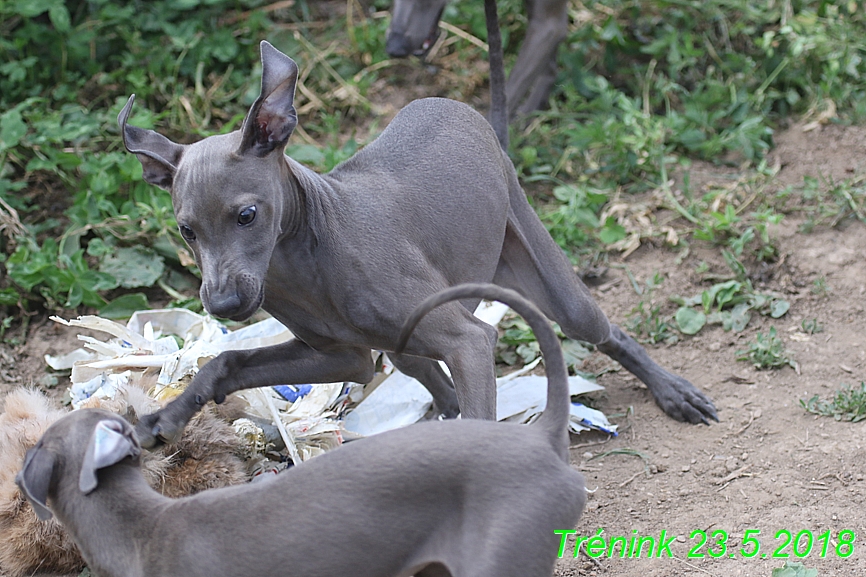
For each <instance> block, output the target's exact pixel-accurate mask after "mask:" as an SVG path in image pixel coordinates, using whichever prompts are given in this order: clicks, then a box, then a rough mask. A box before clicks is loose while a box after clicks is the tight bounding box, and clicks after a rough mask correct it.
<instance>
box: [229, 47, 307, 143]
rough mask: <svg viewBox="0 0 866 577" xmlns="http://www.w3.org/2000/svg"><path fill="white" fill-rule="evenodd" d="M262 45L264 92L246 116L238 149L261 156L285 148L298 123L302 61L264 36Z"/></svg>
mask: <svg viewBox="0 0 866 577" xmlns="http://www.w3.org/2000/svg"><path fill="white" fill-rule="evenodd" d="M261 49H262V93H261V94H260V95H259V97H258V98H257V99H256V101H255V102H253V105H252V106H251V107H250V111H249V112H248V113H247V117H246V118H245V119H244V126H243V128H242V131H243V137H242V140H241V146H240V148H239V149H238V151H237V152H238V154H253V155H255V156H259V157H261V156H266V155H268V154H270V153H271V152H273V151H274V150H282V149H283V148H285V146H286V143H287V142H288V141H289V137H290V136H291V135H292V132H293V131H294V130H295V127H296V126H297V125H298V114H297V112H295V107H294V103H295V86H296V85H297V83H298V65H297V64H295V61H294V60H292V59H291V58H289V57H288V56H286V55H285V54H283V53H282V52H280V51H279V50H277V49H276V48H274V47H273V46H271V45H270V44H269V43H268V42H266V41H264V40H263V41H262V45H261Z"/></svg>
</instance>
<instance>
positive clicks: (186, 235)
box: [180, 224, 195, 242]
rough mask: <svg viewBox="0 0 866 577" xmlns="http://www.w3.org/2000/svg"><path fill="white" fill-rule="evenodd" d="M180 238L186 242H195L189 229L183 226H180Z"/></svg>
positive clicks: (193, 235) (193, 234)
mask: <svg viewBox="0 0 866 577" xmlns="http://www.w3.org/2000/svg"><path fill="white" fill-rule="evenodd" d="M180 236H182V237H183V238H184V240H186V241H187V242H192V241H194V240H195V233H194V232H193V230H192V229H191V228H190V227H188V226H187V225H185V224H182V225H180Z"/></svg>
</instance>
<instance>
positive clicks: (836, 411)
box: [800, 382, 866, 423]
mask: <svg viewBox="0 0 866 577" xmlns="http://www.w3.org/2000/svg"><path fill="white" fill-rule="evenodd" d="M800 406H802V407H803V408H804V409H806V410H807V411H809V412H810V413H815V414H816V415H822V416H825V417H833V418H834V419H836V420H837V421H851V422H852V423H857V422H859V421H862V420H863V419H866V383H863V382H861V383H860V387H859V388H858V387H850V386H848V387H843V388H841V389H839V390H838V391H836V393H835V394H834V395H833V397H832V398H831V399H829V400H825V399H822V398H821V397H819V396H818V395H815V396H813V397H812V398H810V399H808V400H802V399H801V400H800Z"/></svg>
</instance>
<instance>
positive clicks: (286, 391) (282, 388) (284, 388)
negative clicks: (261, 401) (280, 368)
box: [274, 385, 313, 403]
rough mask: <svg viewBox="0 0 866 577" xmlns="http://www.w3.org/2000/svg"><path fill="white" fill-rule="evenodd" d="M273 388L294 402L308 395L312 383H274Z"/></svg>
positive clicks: (311, 388)
mask: <svg viewBox="0 0 866 577" xmlns="http://www.w3.org/2000/svg"><path fill="white" fill-rule="evenodd" d="M274 390H275V391H276V392H277V393H279V394H280V396H281V397H283V398H284V399H286V400H287V401H289V402H290V403H294V402H295V401H297V400H298V399H300V398H301V397H305V396H307V395H309V394H310V391H312V390H313V385H275V386H274Z"/></svg>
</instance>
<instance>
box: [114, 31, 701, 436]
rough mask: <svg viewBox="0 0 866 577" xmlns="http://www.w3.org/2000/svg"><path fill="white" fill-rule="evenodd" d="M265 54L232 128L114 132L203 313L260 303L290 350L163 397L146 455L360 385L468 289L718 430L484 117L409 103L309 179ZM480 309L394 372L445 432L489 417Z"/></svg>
mask: <svg viewBox="0 0 866 577" xmlns="http://www.w3.org/2000/svg"><path fill="white" fill-rule="evenodd" d="M261 50H262V92H261V95H260V96H259V98H258V99H257V100H256V101H255V103H253V105H252V107H251V109H250V111H249V113H248V115H247V117H246V119H245V120H244V124H243V127H242V129H241V130H239V131H235V132H232V133H230V134H224V135H220V136H211V137H209V138H205V139H204V140H202V141H199V142H196V143H194V144H190V145H181V144H176V143H174V142H172V141H170V140H169V139H167V138H165V137H164V136H161V135H160V134H158V133H156V132H153V131H151V130H144V129H141V128H137V127H134V126H132V125H129V124H127V118H128V117H129V114H130V110H131V108H132V103H133V98H130V99H129V102H128V103H127V105H126V106H125V107H124V109H123V111H122V112H121V113H120V116H119V118H118V122H119V123H120V126H121V128H122V132H123V139H124V143H125V145H126V147H127V149H128V150H129V151H130V152H133V153H135V154H136V156H137V157H138V158H139V160H140V161H141V163H142V166H143V167H144V178H145V180H147V181H148V182H150V183H152V184H156V185H158V186H162V187H164V188H166V189H168V190H170V191H171V195H172V200H173V202H174V208H175V213H176V216H177V222H178V225H179V227H180V232H181V234H182V235H183V237H184V238H185V239H186V241H187V243H188V244H189V246H190V248H191V249H192V251H193V253H194V254H195V258H196V262H197V263H198V265H199V268H200V269H201V272H202V288H201V297H202V302H203V303H204V305H205V307H206V309H207V310H208V312H210V313H211V314H213V315H216V316H222V317H228V318H231V319H235V320H244V319H246V318H248V317H249V316H250V315H252V314H253V313H254V312H255V311H256V310H257V309H258V308H259V307H260V306H261V307H263V308H264V309H265V310H266V311H268V312H270V313H271V314H272V315H273V316H274V317H276V318H277V319H278V320H280V321H281V322H282V323H283V324H285V325H286V326H287V327H288V328H289V329H290V330H291V331H292V332H293V333H294V334H295V335H296V336H297V339H295V340H291V341H289V342H286V343H283V344H280V345H276V346H272V347H266V348H261V349H255V350H251V351H229V352H225V353H223V354H221V355H219V356H218V357H216V358H215V359H214V360H212V361H211V362H209V363H208V364H206V365H205V366H204V367H203V368H202V369H201V371H200V372H199V373H198V374H197V375H196V377H195V379H194V380H193V382H192V383H191V384H190V386H189V387H188V388H187V389H186V390H185V391H184V392H183V393H182V394H181V395H180V396H179V397H178V398H177V399H176V400H174V401H172V402H171V403H170V404H169V405H168V406H166V407H165V408H164V409H162V410H161V411H159V412H158V413H155V414H154V415H150V416H146V417H145V418H143V419H142V421H141V427H140V429H139V433H140V435H141V437H142V443H143V444H144V445H145V446H151V445H153V444H155V443H157V442H159V441H160V440H172V439H174V438H176V437H177V435H178V434H179V433H180V431H181V430H182V428H183V426H184V425H185V424H186V422H187V421H188V420H189V418H190V417H191V416H192V415H193V414H194V413H195V412H196V411H197V410H198V409H199V408H200V407H201V406H202V405H203V404H204V403H206V402H207V401H208V400H210V399H214V400H216V401H217V402H221V401H222V400H223V399H224V398H225V396H226V395H228V394H230V393H232V392H234V391H237V390H240V389H245V388H250V387H259V386H265V385H277V384H303V383H324V382H340V381H353V382H359V383H365V382H367V381H369V380H370V379H371V378H372V376H373V369H374V367H373V361H372V359H371V354H370V350H371V349H378V350H383V351H394V350H395V346H396V336H397V334H398V333H399V330H400V327H401V325H402V323H403V319H405V318H406V317H407V316H408V315H409V313H410V312H411V311H412V309H413V308H414V307H415V305H416V304H417V303H419V302H420V301H421V300H423V299H424V298H425V297H427V296H429V295H432V294H434V293H436V292H438V291H440V290H442V289H444V288H446V287H449V286H453V285H456V284H461V283H467V282H493V283H495V284H498V285H500V286H505V287H509V288H513V289H515V290H517V291H518V292H520V293H522V294H523V295H525V296H527V297H528V298H530V299H531V300H532V301H533V302H535V303H536V304H537V305H538V306H539V308H541V310H542V311H543V312H544V313H545V314H546V315H547V316H548V317H549V318H551V319H553V320H554V321H556V322H558V323H559V325H560V326H561V327H562V330H563V331H564V332H565V334H566V335H568V336H569V337H571V338H574V339H580V340H584V341H589V342H591V343H595V344H597V345H598V348H599V349H600V350H601V351H602V352H604V353H605V354H607V355H609V356H610V357H612V358H613V359H615V360H617V361H619V362H620V363H621V364H622V365H623V366H624V367H625V368H626V369H628V370H629V371H631V372H632V373H634V374H635V375H637V377H638V378H640V379H641V380H642V381H643V382H644V383H646V385H647V387H648V388H649V390H650V392H651V393H652V394H653V396H654V397H655V400H656V402H657V403H658V404H659V405H660V406H661V407H662V409H663V410H664V411H665V412H666V413H667V414H668V415H670V416H672V417H673V418H675V419H678V420H682V421H688V422H692V423H700V422H706V420H707V418H712V419H715V418H716V411H715V408H714V407H713V404H712V402H711V401H710V400H709V399H708V398H707V397H706V396H704V394H703V393H701V392H700V391H699V390H698V389H696V388H695V387H694V386H693V385H692V384H691V383H689V382H688V381H686V380H685V379H683V378H682V377H679V376H676V375H673V374H671V373H669V372H668V371H666V370H664V369H663V368H661V367H659V366H658V365H657V364H656V363H654V362H653V361H652V359H650V357H649V356H648V355H647V353H646V351H645V350H644V349H643V348H642V347H641V346H640V345H639V344H638V343H637V342H635V341H634V339H632V338H631V337H629V336H628V335H626V334H625V333H624V332H623V331H622V330H621V329H620V328H619V327H617V326H615V325H611V324H610V323H609V322H608V320H607V318H606V317H605V315H604V313H603V312H602V311H601V310H600V309H599V308H598V306H597V305H596V303H595V302H594V301H593V299H592V297H591V295H590V294H589V291H588V290H587V289H586V287H585V286H584V285H583V284H582V283H581V282H580V280H579V279H578V278H577V276H576V275H575V274H574V272H573V270H572V267H571V264H570V263H569V262H568V259H567V258H566V257H565V255H564V253H563V252H562V250H561V249H560V248H559V246H557V244H556V243H555V242H554V241H553V239H552V238H551V237H550V235H549V234H548V233H547V230H545V228H544V226H543V225H542V223H541V221H540V220H539V218H538V216H537V215H536V214H535V212H534V211H533V209H532V207H531V206H530V205H529V203H528V202H527V200H526V197H525V196H524V193H523V190H522V189H521V188H520V185H519V183H518V181H517V174H516V173H515V171H514V167H513V166H512V164H511V161H510V160H509V158H508V156H507V155H506V154H505V153H503V152H502V150H501V149H500V147H499V143H498V142H497V140H496V136H495V135H494V133H493V130H492V129H491V128H490V125H489V124H488V123H487V121H486V120H485V119H484V117H482V116H481V115H480V114H478V113H477V112H475V111H474V110H472V108H470V107H469V106H466V105H464V104H461V103H458V102H455V101H452V100H445V99H424V100H419V101H415V102H413V103H412V104H410V105H409V106H407V107H406V108H404V109H403V110H402V111H401V112H400V113H399V114H398V115H397V116H396V117H395V118H394V120H393V121H392V122H391V124H390V125H389V126H388V127H387V129H385V130H384V131H383V132H382V134H381V135H380V136H379V138H377V139H376V140H375V141H374V142H372V143H370V144H369V145H367V146H366V147H364V148H363V149H362V150H361V151H360V152H358V153H357V154H356V155H355V156H353V157H352V158H350V159H349V160H347V161H346V162H344V163H342V164H341V165H339V166H338V167H337V168H335V169H334V170H333V171H332V172H330V173H329V174H326V175H319V174H316V173H314V172H312V171H311V170H309V169H307V168H305V167H304V166H302V165H301V164H299V163H297V162H295V161H293V160H292V159H291V158H288V157H286V156H285V155H284V154H283V150H284V148H285V146H286V143H287V141H288V139H289V136H290V135H291V133H292V131H293V130H294V128H295V126H296V124H297V116H296V114H295V109H294V106H293V102H294V94H295V84H296V82H297V78H298V67H297V65H296V64H295V62H294V61H293V60H292V59H291V58H289V57H288V56H286V55H284V54H282V53H281V52H279V51H278V50H277V49H275V48H274V47H273V46H271V45H270V44H268V43H267V42H262V46H261ZM477 302H478V300H477V299H467V300H464V301H463V302H462V303H461V304H458V303H451V304H449V305H446V306H443V307H440V308H438V309H436V310H435V311H433V312H432V313H431V314H430V315H429V316H428V317H426V318H425V319H424V320H423V321H422V322H421V323H420V324H419V326H418V330H417V331H416V332H415V333H414V334H413V336H412V338H411V339H410V340H409V342H408V344H407V346H406V349H405V352H404V353H403V354H399V355H397V354H395V355H393V356H392V357H391V358H392V361H393V363H394V365H395V366H396V367H397V368H399V369H400V370H401V371H403V372H404V373H406V374H408V375H410V376H413V377H415V378H417V379H418V380H419V381H421V382H422V383H423V384H424V386H426V387H427V388H428V389H429V390H430V392H431V393H432V395H433V399H434V401H435V403H436V407H437V408H438V410H439V411H440V412H441V413H442V414H444V415H445V416H447V417H454V416H456V415H457V414H458V412H462V414H463V416H464V417H468V418H481V419H493V418H494V417H495V406H496V403H495V401H496V385H495V378H494V367H493V362H492V360H491V359H492V358H493V347H494V344H495V342H496V330H495V329H493V328H492V327H491V326H489V325H487V324H485V323H483V322H482V321H480V320H478V319H477V318H475V317H474V316H473V315H472V312H471V311H472V309H473V307H474V306H475V304H477ZM437 360H443V361H445V363H446V365H448V367H449V368H450V370H451V374H452V377H453V385H452V381H451V380H450V379H449V378H448V377H447V376H446V375H445V373H444V371H442V369H441V368H440V367H439V365H438V363H437V362H436V361H437Z"/></svg>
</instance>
